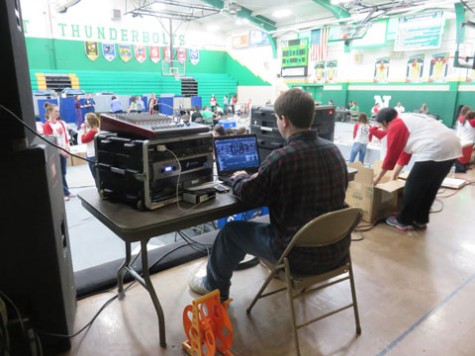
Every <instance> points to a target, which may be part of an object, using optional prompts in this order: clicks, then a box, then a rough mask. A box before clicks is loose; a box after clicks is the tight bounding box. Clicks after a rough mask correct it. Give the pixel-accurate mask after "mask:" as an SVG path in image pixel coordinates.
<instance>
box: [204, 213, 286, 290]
mask: <svg viewBox="0 0 475 356" xmlns="http://www.w3.org/2000/svg"><path fill="white" fill-rule="evenodd" d="M272 239H273V231H272V228H271V226H270V224H266V223H256V222H250V221H232V222H228V223H227V224H226V225H224V227H223V228H222V229H221V231H220V232H219V233H218V236H217V237H216V241H215V242H214V245H213V250H212V251H211V256H210V258H209V260H208V266H207V276H206V281H205V286H206V288H207V289H208V290H214V289H216V288H218V289H219V291H220V294H221V298H222V299H227V298H228V297H229V288H230V286H231V277H232V275H233V271H234V270H235V268H236V267H237V265H238V264H239V262H240V261H242V260H243V259H244V257H245V256H246V254H250V255H253V256H256V257H261V258H264V259H266V260H269V261H271V262H276V261H277V259H278V257H279V256H278V257H277V258H276V257H275V256H274V254H273V252H272V247H271V241H272Z"/></svg>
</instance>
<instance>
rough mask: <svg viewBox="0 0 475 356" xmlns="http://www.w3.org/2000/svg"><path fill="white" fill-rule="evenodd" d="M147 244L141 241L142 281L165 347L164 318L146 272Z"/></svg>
mask: <svg viewBox="0 0 475 356" xmlns="http://www.w3.org/2000/svg"><path fill="white" fill-rule="evenodd" d="M147 242H148V241H143V240H142V241H141V242H140V245H141V249H142V273H143V279H144V281H145V285H144V287H145V289H147V290H148V293H149V294H150V298H152V303H153V306H154V307H155V311H156V312H157V316H158V331H159V334H160V346H162V347H166V346H167V343H166V339H165V316H164V315H163V310H162V307H161V305H160V302H159V301H158V298H157V294H156V293H155V289H154V288H153V285H152V281H151V280H150V273H149V271H148V253H147Z"/></svg>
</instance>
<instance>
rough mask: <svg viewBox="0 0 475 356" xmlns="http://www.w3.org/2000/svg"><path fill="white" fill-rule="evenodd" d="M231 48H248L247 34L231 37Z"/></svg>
mask: <svg viewBox="0 0 475 356" xmlns="http://www.w3.org/2000/svg"><path fill="white" fill-rule="evenodd" d="M231 46H232V47H233V48H235V49H239V48H247V47H249V34H248V33H246V34H242V35H239V36H233V37H231Z"/></svg>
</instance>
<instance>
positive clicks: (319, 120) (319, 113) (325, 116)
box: [312, 105, 336, 141]
mask: <svg viewBox="0 0 475 356" xmlns="http://www.w3.org/2000/svg"><path fill="white" fill-rule="evenodd" d="M335 111H336V110H335V107H334V106H333V105H321V106H317V107H316V108H315V116H314V118H313V123H312V129H314V130H317V132H318V136H320V137H322V138H324V139H326V140H329V141H333V138H334V136H335Z"/></svg>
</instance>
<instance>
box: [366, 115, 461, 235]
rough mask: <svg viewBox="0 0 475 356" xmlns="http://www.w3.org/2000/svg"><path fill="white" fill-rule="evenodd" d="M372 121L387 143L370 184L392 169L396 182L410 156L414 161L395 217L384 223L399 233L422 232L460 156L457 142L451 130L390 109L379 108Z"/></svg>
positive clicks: (424, 117)
mask: <svg viewBox="0 0 475 356" xmlns="http://www.w3.org/2000/svg"><path fill="white" fill-rule="evenodd" d="M376 121H378V122H379V123H380V124H381V125H382V126H383V127H384V128H386V129H387V141H388V143H387V152H386V156H385V158H384V161H383V165H382V170H381V172H380V173H379V174H378V175H377V176H376V178H375V179H374V184H378V182H379V181H380V180H381V178H382V177H383V176H384V175H385V174H386V173H387V171H389V170H393V169H394V171H393V175H392V179H393V180H395V179H397V178H398V176H399V173H400V172H401V169H402V168H403V167H404V166H405V165H406V164H408V163H409V160H410V159H411V156H412V155H414V161H415V163H414V166H413V167H412V169H411V172H410V174H409V176H408V178H407V181H406V185H405V187H404V196H403V202H402V206H401V208H400V210H399V213H398V214H397V215H396V216H391V217H389V218H388V219H386V223H387V224H388V225H390V226H393V227H395V228H397V229H398V230H401V231H408V230H412V229H414V227H415V228H419V229H424V228H426V224H427V223H428V222H429V213H430V208H431V206H432V203H433V202H434V200H435V197H436V195H437V191H438V190H439V188H440V186H441V184H442V181H443V180H444V178H445V177H446V176H447V174H448V173H449V172H450V168H451V167H452V165H453V164H454V162H455V160H456V158H457V157H459V156H460V154H461V152H462V148H461V146H460V141H459V139H458V137H457V135H456V134H455V132H454V131H453V130H451V129H449V128H448V127H446V126H445V125H444V124H442V123H441V122H439V121H437V120H435V119H434V118H432V117H430V116H428V115H422V114H401V117H399V116H398V112H397V111H396V110H395V109H394V108H383V109H381V110H380V111H379V113H378V115H377V116H376Z"/></svg>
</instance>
